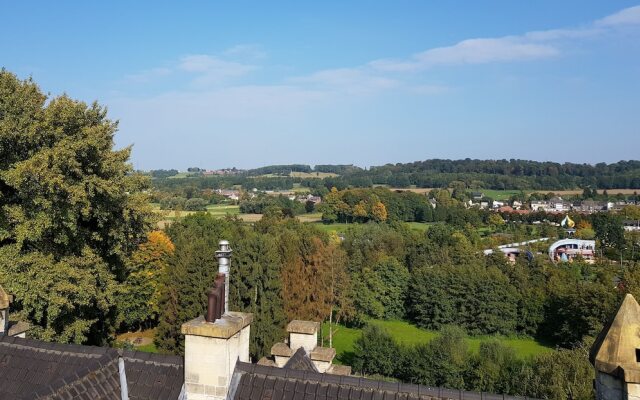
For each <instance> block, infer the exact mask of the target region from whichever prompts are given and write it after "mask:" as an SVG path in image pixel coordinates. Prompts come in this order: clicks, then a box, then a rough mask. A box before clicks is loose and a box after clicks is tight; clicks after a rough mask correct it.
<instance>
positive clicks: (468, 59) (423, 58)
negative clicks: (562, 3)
mask: <svg viewBox="0 0 640 400" xmlns="http://www.w3.org/2000/svg"><path fill="white" fill-rule="evenodd" d="M639 24H640V6H636V7H631V8H626V9H624V10H621V11H619V12H617V13H615V14H612V15H609V16H607V17H605V18H602V19H600V20H597V21H594V22H593V23H591V24H590V25H588V26H586V27H581V28H570V29H549V30H543V31H533V32H527V33H525V34H523V35H519V36H505V37H500V38H474V39H466V40H462V41H460V42H458V43H456V44H454V45H452V46H444V47H436V48H433V49H428V50H425V51H423V52H420V53H417V54H414V55H412V56H410V57H409V58H407V59H395V60H394V59H380V60H374V61H372V62H370V63H369V65H370V66H371V67H372V68H374V69H377V70H380V71H389V72H406V71H409V72H412V71H419V70H423V69H427V68H431V67H436V66H445V65H472V64H488V63H495V62H516V61H531V60H539V59H545V58H550V57H555V56H558V55H560V54H561V52H562V51H561V49H560V47H559V45H558V44H557V43H553V42H557V41H560V40H566V39H581V38H587V37H593V36H597V35H600V34H602V33H605V32H607V29H613V28H618V27H621V26H625V25H639Z"/></svg>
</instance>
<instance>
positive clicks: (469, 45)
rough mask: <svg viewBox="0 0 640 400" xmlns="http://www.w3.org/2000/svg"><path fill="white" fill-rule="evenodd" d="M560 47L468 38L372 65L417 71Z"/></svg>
mask: <svg viewBox="0 0 640 400" xmlns="http://www.w3.org/2000/svg"><path fill="white" fill-rule="evenodd" d="M557 54H559V50H558V49H556V48H555V47H553V46H550V45H545V44H536V43H527V42H525V41H523V40H521V38H516V37H505V38H497V39H467V40H463V41H461V42H459V43H457V44H455V45H453V46H448V47H436V48H433V49H430V50H427V51H424V52H422V53H418V54H415V55H413V56H412V57H411V58H410V59H408V60H399V61H395V60H376V61H373V62H371V63H370V65H371V66H372V67H373V68H375V69H378V70H381V71H394V72H402V71H416V70H420V69H424V68H429V67H434V66H439V65H463V64H486V63H491V62H506V61H523V60H535V59H540V58H548V57H553V56H555V55H557Z"/></svg>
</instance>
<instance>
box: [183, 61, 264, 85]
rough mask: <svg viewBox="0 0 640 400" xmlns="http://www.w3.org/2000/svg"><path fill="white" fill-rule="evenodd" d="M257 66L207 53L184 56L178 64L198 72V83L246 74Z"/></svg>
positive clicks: (212, 81) (219, 80) (187, 70)
mask: <svg viewBox="0 0 640 400" xmlns="http://www.w3.org/2000/svg"><path fill="white" fill-rule="evenodd" d="M257 68H258V67H256V66H254V65H247V64H241V63H238V62H233V61H225V60H222V59H220V58H218V57H214V56H210V55H206V54H197V55H190V56H185V57H182V58H181V59H180V63H179V64H178V69H180V70H182V71H186V72H191V73H196V74H198V77H196V79H195V80H194V83H196V84H210V83H219V82H223V81H225V80H226V79H229V78H237V77H241V76H244V75H246V74H248V73H250V72H252V71H255V70H256V69H257Z"/></svg>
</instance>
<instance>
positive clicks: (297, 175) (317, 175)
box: [252, 171, 339, 179]
mask: <svg viewBox="0 0 640 400" xmlns="http://www.w3.org/2000/svg"><path fill="white" fill-rule="evenodd" d="M287 176H289V177H291V178H303V179H311V178H317V179H324V178H335V177H336V176H339V175H338V174H334V173H331V172H296V171H292V172H290V173H289V174H288V175H284V174H282V175H280V174H263V175H258V176H253V177H252V178H282V177H287Z"/></svg>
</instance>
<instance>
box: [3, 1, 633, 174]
mask: <svg viewBox="0 0 640 400" xmlns="http://www.w3.org/2000/svg"><path fill="white" fill-rule="evenodd" d="M0 67H4V68H6V69H7V70H9V71H11V72H14V73H16V74H17V75H18V76H19V77H21V78H27V77H29V76H31V77H33V79H34V80H35V81H36V82H38V84H39V85H40V87H41V88H42V90H43V91H45V92H48V93H51V95H58V94H61V93H64V92H66V93H68V94H69V95H70V96H71V97H74V98H78V99H81V100H84V101H87V102H91V101H94V100H97V101H98V102H99V103H101V104H103V105H106V106H107V107H108V109H109V117H110V118H111V119H117V120H119V122H120V125H119V128H120V129H119V132H118V133H117V134H116V144H117V146H119V147H123V146H127V145H130V144H133V152H132V162H133V164H134V167H135V168H136V169H159V168H166V169H169V168H177V169H181V170H184V169H186V168H187V167H191V166H198V167H202V168H225V167H238V168H252V167H259V166H263V165H270V164H290V163H301V164H310V165H315V164H356V165H359V166H363V167H364V166H371V165H381V164H385V163H396V162H411V161H416V160H425V159H430V158H450V159H460V158H478V159H503V158H504V159H511V158H519V159H532V160H539V161H546V160H551V161H559V162H565V161H568V162H581V163H582V162H587V163H597V162H603V161H604V162H615V161H618V160H626V159H638V158H640V157H639V154H638V150H639V149H640V2H639V1H638V0H635V1H616V0H610V1H606V2H605V1H578V0H567V1H561V2H558V1H551V0H541V1H535V2H520V1H518V2H515V1H511V0H503V1H482V2H477V1H471V0H469V1H447V2H435V1H420V0H415V1H410V0H407V1H404V0H403V1H397V2H391V1H389V2H382V1H379V2H370V1H349V2H344V1H324V2H278V3H271V2H248V1H243V2H228V3H224V4H223V3H218V2H211V1H185V2H180V3H177V2H157V1H156V2H150V1H135V2H125V1H111V2H79V1H78V2H44V1H42V2H33V1H20V2H6V3H5V4H3V18H2V23H1V24H0Z"/></svg>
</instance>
